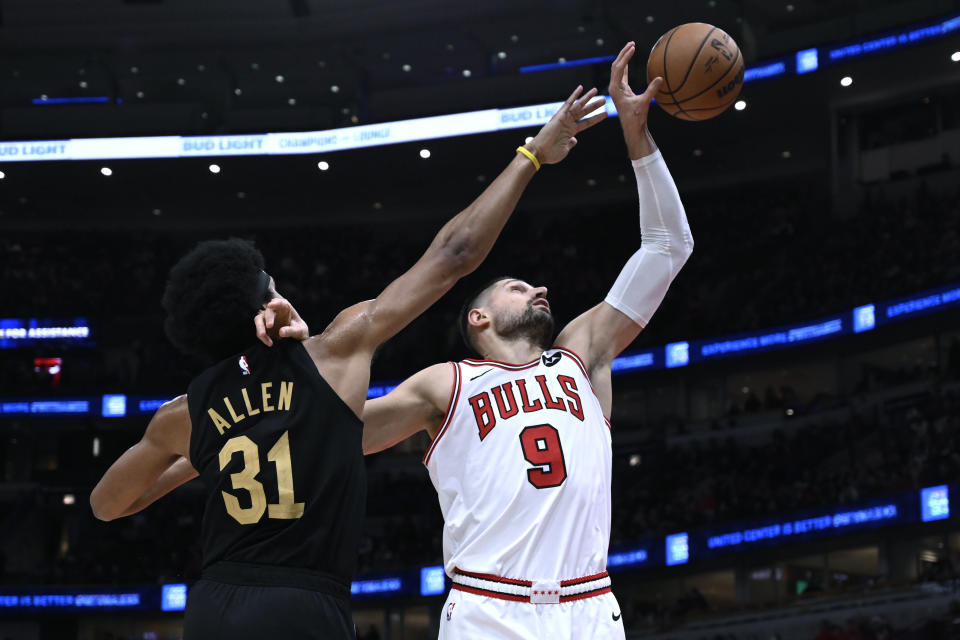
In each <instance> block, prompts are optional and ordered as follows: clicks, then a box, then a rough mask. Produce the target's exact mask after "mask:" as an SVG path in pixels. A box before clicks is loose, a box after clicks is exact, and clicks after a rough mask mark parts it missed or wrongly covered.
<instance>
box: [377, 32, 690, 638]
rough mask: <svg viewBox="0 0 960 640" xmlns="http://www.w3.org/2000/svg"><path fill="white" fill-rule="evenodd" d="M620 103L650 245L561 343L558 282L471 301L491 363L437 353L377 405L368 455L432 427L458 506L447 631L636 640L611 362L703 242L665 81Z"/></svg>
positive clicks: (467, 327)
mask: <svg viewBox="0 0 960 640" xmlns="http://www.w3.org/2000/svg"><path fill="white" fill-rule="evenodd" d="M633 54H634V44H633V43H632V42H631V43H628V44H627V45H626V46H625V47H624V48H623V50H622V51H621V52H620V54H619V55H618V56H617V58H616V60H615V61H614V62H613V66H612V73H611V80H610V88H609V90H610V95H611V97H612V99H613V102H614V104H615V105H616V108H617V111H618V112H619V116H620V123H621V126H622V128H623V134H624V138H625V140H626V144H627V149H628V151H629V155H630V159H631V160H632V164H633V169H634V172H635V174H636V177H637V187H638V191H639V196H640V228H641V235H642V244H641V245H640V249H639V250H638V251H637V252H636V253H635V254H634V255H633V256H632V257H631V258H630V259H629V261H628V262H627V264H626V266H625V267H624V268H623V271H622V272H621V273H620V276H619V277H618V278H617V280H616V282H615V283H614V285H613V288H612V289H611V290H610V292H609V294H608V295H607V296H606V298H605V299H604V300H603V301H602V302H600V303H599V304H598V305H596V306H594V307H593V308H591V309H589V310H588V311H586V312H585V313H583V314H582V315H580V316H579V317H577V318H576V319H574V320H573V321H572V322H570V324H568V325H567V326H566V327H564V328H563V330H562V331H561V332H560V334H559V336H558V337H557V339H556V340H554V341H553V343H552V345H553V346H551V338H552V337H553V317H552V315H551V311H550V304H549V302H548V300H547V289H546V287H542V286H533V285H531V284H529V283H527V282H524V281H523V280H519V279H516V278H502V279H498V280H496V281H495V282H493V283H491V284H490V285H489V286H487V287H486V288H484V289H483V290H482V291H480V292H479V293H478V294H477V295H476V296H474V297H473V298H471V299H470V300H468V301H467V304H466V306H465V307H464V312H463V314H462V318H461V330H462V331H463V333H464V337H465V338H466V340H467V342H468V343H469V344H470V345H471V346H472V347H473V348H474V349H475V350H476V351H477V352H478V353H480V354H482V358H481V359H477V360H464V361H462V362H457V363H445V364H437V365H434V366H432V367H428V368H427V369H424V370H422V371H420V372H419V373H417V374H415V375H413V376H412V377H410V378H409V379H407V380H406V381H405V382H403V383H402V384H401V385H400V386H398V387H397V388H396V389H395V390H394V391H393V392H391V393H390V394H388V395H386V396H384V397H382V398H377V399H374V400H370V401H367V403H366V405H365V408H364V412H363V421H364V436H363V443H364V450H365V452H366V453H373V452H376V451H380V450H382V449H385V448H387V447H390V446H392V445H394V444H396V443H397V442H399V441H401V440H403V439H405V438H407V437H409V436H411V435H412V434H414V433H416V432H418V431H420V430H421V429H425V430H426V431H427V432H428V433H429V434H430V436H431V437H432V442H431V444H430V447H429V448H428V450H427V452H426V454H425V455H424V458H423V460H424V464H425V465H426V466H427V469H428V470H429V473H430V479H431V480H432V482H433V484H434V486H435V487H436V490H437V494H438V497H439V499H440V507H441V510H442V512H443V517H444V531H443V556H444V566H445V569H446V572H447V574H448V575H449V576H450V577H451V579H452V580H453V588H452V590H451V592H450V595H449V597H448V598H447V602H446V604H445V606H444V609H443V613H442V617H441V620H440V638H441V640H466V639H471V640H472V639H478V638H484V639H489V638H497V639H510V640H513V639H516V640H528V639H530V638H545V639H549V640H563V639H574V638H577V639H580V638H623V637H624V630H623V622H622V620H621V618H620V608H619V605H618V604H617V602H616V599H615V598H614V596H613V594H612V593H611V583H610V578H609V577H608V576H607V572H606V562H607V547H608V544H609V540H610V484H611V465H612V453H611V446H610V431H609V428H610V423H609V416H610V412H611V405H612V394H611V363H612V361H613V359H614V357H616V356H617V354H619V353H620V352H621V351H622V350H623V349H625V348H626V347H627V346H628V345H629V344H630V343H631V342H633V340H634V338H636V337H637V335H638V334H639V333H640V331H641V330H642V329H643V328H644V326H645V325H646V324H647V322H649V320H650V318H651V316H652V315H653V313H654V311H655V310H656V309H657V307H658V306H659V305H660V302H661V301H662V300H663V297H664V295H665V294H666V292H667V288H668V287H669V285H670V283H671V281H672V280H673V278H674V277H675V276H676V275H677V272H678V271H679V270H680V268H681V267H682V266H683V264H684V262H685V261H686V260H687V258H688V257H689V256H690V253H691V251H692V250H693V238H692V236H691V233H690V228H689V226H688V224H687V219H686V214H685V212H684V209H683V204H682V203H681V201H680V197H679V194H678V193H677V189H676V186H675V185H674V182H673V179H672V178H671V176H670V173H669V172H668V170H667V167H666V165H665V163H664V160H663V158H662V157H661V155H660V152H659V151H658V150H657V147H656V145H655V144H654V142H653V139H652V138H651V136H650V134H649V132H648V131H647V113H648V110H649V107H650V101H651V98H652V96H653V95H654V94H655V93H656V91H657V88H658V87H659V85H660V82H661V80H660V79H659V78H657V79H656V80H654V81H653V82H652V83H651V84H650V85H649V86H648V87H647V90H646V91H645V92H644V93H643V94H641V95H635V94H634V92H633V91H632V90H631V88H630V85H629V83H628V80H627V68H628V63H629V61H630V59H631V58H632V57H633Z"/></svg>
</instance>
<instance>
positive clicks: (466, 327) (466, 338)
mask: <svg viewBox="0 0 960 640" xmlns="http://www.w3.org/2000/svg"><path fill="white" fill-rule="evenodd" d="M516 279H517V278H514V277H513V276H497V277H496V278H493V279H492V280H487V282H486V283H484V285H483V286H482V287H479V288H477V289H474V290H473V293H471V294H470V296H469V297H468V298H467V299H466V300H464V301H463V306H462V307H460V315H459V316H458V317H457V328H458V329H460V337H461V338H463V343H464V344H465V345H467V348H468V349H470V350H471V351H474V352H476V353H480V350H479V349H477V346H476V345H475V344H473V340H471V339H470V322H469V320H468V319H467V318H468V316H469V315H470V310H471V309H476V308H477V303H478V302H479V301H480V299H481V298H483V297H484V296H485V295H486V294H487V292H488V291H489V290H490V289H492V288H493V285H495V284H497V283H498V282H501V281H503V280H516ZM480 355H483V354H480Z"/></svg>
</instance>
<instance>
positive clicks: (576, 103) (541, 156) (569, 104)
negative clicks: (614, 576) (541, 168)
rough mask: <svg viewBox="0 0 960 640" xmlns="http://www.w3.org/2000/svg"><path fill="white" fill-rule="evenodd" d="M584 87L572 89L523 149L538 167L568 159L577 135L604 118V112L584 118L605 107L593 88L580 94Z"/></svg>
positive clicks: (601, 98)
mask: <svg viewBox="0 0 960 640" xmlns="http://www.w3.org/2000/svg"><path fill="white" fill-rule="evenodd" d="M582 92H583V87H582V86H578V87H577V88H576V89H574V91H573V93H571V94H570V97H569V98H567V101H566V102H564V103H563V106H562V107H560V110H559V111H557V112H556V113H555V114H554V115H553V117H552V118H550V121H549V122H548V123H547V124H545V125H543V128H542V129H540V131H539V132H538V133H537V135H536V136H535V137H534V138H533V140H531V141H530V142H528V143H527V144H525V145H524V146H525V147H526V148H527V149H528V150H529V151H530V152H532V153H533V154H534V155H535V156H536V157H537V160H539V161H540V164H556V163H558V162H560V161H561V160H563V159H564V158H566V157H567V154H568V153H570V149H573V147H574V146H576V144H577V138H576V135H577V134H578V133H580V132H581V131H585V130H587V129H589V128H590V127H592V126H594V125H595V124H597V123H598V122H600V121H601V120H603V119H605V118H606V117H607V112H606V111H601V112H600V113H598V114H597V115H594V116H590V117H589V118H584V116H586V115H587V114H588V113H591V112H593V111H596V110H597V109H599V108H600V107H602V106H603V105H604V103H605V102H606V98H604V97H602V96H601V97H599V98H596V99H594V98H595V97H596V95H597V90H596V88H594V89H590V90H589V91H587V92H586V93H584V94H583V95H580V94H581V93H582Z"/></svg>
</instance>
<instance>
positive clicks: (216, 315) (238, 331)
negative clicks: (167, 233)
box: [161, 238, 269, 361]
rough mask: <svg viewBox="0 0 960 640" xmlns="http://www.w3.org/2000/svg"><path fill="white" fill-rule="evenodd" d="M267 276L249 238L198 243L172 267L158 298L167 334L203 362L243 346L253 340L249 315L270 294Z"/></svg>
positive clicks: (213, 359)
mask: <svg viewBox="0 0 960 640" xmlns="http://www.w3.org/2000/svg"><path fill="white" fill-rule="evenodd" d="M265 275H266V274H265V273H264V271H263V255H262V254H261V253H260V251H258V250H257V248H256V247H254V245H253V243H252V242H248V241H246V240H241V239H240V238H230V239H229V240H208V241H206V242H201V243H200V244H198V245H197V246H196V247H194V248H193V250H191V251H190V252H189V253H187V255H185V256H183V257H182V258H181V259H180V261H179V262H177V264H175V265H174V266H173V268H171V269H170V275H169V276H168V278H167V288H166V290H165V291H164V293H163V300H162V303H161V304H162V305H163V308H164V310H165V311H166V313H167V318H166V322H165V323H164V328H165V330H166V333H167V338H169V339H170V342H172V343H173V345H174V346H175V347H176V348H177V349H179V350H181V351H183V352H184V353H187V354H189V355H192V356H198V357H200V358H202V359H204V360H207V361H217V360H222V359H224V358H226V357H228V356H230V355H232V354H234V353H237V352H238V351H242V350H243V349H244V348H245V347H247V346H249V345H250V344H251V343H252V342H254V341H255V340H256V338H255V335H254V328H253V317H254V315H255V314H256V312H257V310H258V309H259V308H260V307H261V306H262V305H263V303H264V302H266V297H267V296H268V295H269V294H267V289H268V288H267V287H265V286H264V277H265ZM266 282H269V277H267V280H266Z"/></svg>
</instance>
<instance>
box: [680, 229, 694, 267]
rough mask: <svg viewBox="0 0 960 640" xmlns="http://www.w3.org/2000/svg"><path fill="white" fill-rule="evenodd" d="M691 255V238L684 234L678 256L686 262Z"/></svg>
mask: <svg viewBox="0 0 960 640" xmlns="http://www.w3.org/2000/svg"><path fill="white" fill-rule="evenodd" d="M692 255H693V236H692V235H690V234H689V233H687V234H684V236H683V242H682V243H681V244H680V256H681V257H682V258H683V261H684V262H686V261H687V260H689V259H690V256H692Z"/></svg>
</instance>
